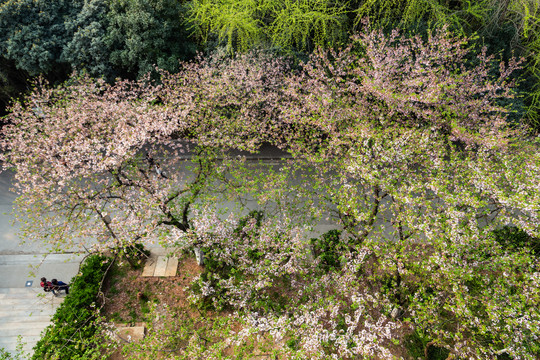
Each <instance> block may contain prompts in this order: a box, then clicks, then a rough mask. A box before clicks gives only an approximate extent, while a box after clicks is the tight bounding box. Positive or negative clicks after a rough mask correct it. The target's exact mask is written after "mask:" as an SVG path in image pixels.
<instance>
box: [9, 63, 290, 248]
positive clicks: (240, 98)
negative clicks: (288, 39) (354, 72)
mask: <svg viewBox="0 0 540 360" xmlns="http://www.w3.org/2000/svg"><path fill="white" fill-rule="evenodd" d="M255 58H256V56H255V57H253V58H252V57H250V56H243V57H239V58H237V59H233V60H230V61H228V60H226V59H222V60H221V61H219V60H218V59H208V60H202V59H201V60H200V61H198V62H194V63H191V64H184V69H183V71H182V72H181V73H180V74H176V75H172V74H169V73H166V72H163V79H162V83H161V84H160V85H153V84H151V83H150V82H149V81H148V80H147V79H146V80H141V81H138V82H130V81H120V82H117V83H116V84H114V85H108V84H106V83H104V82H103V81H101V80H92V79H90V78H87V77H77V78H73V79H72V80H70V82H69V83H66V84H64V85H62V86H60V87H57V88H51V87H48V86H47V84H46V83H37V84H36V86H35V88H34V90H33V92H32V93H31V95H30V96H29V97H28V98H26V99H25V100H24V101H23V102H20V103H15V105H14V106H13V108H12V109H11V113H10V114H9V116H8V117H7V121H8V125H6V126H5V127H4V138H3V141H2V145H3V148H4V149H5V151H6V152H5V154H4V155H3V160H4V167H5V168H15V169H16V184H15V186H16V188H17V190H18V191H19V193H20V195H21V196H20V197H19V199H18V200H17V203H18V205H19V206H20V208H21V210H23V211H22V212H21V213H20V214H21V215H22V216H21V217H20V220H21V221H22V222H23V227H22V229H23V234H24V236H25V239H39V240H42V239H45V240H46V241H47V242H48V243H49V244H52V245H54V246H55V247H57V248H62V247H64V246H66V245H71V244H73V242H74V241H76V242H78V241H81V240H85V241H86V240H90V242H92V241H93V242H95V241H96V240H97V243H94V245H96V246H99V247H100V249H101V250H103V249H106V248H110V247H112V246H125V245H127V244H131V243H133V242H134V241H138V240H140V239H141V238H145V237H154V238H155V237H164V239H165V238H168V239H170V238H173V239H174V236H175V235H174V234H176V233H177V232H185V231H187V230H188V229H189V228H190V221H189V212H190V210H191V208H192V206H193V205H194V203H196V202H197V201H199V200H201V199H203V198H204V196H203V194H205V193H206V192H214V193H215V192H217V191H219V186H217V185H216V184H214V183H215V182H219V178H220V177H222V176H224V173H225V172H226V167H227V166H228V165H227V161H218V157H221V158H225V159H226V158H227V157H228V155H227V153H226V151H227V150H228V149H234V148H239V149H252V148H253V147H254V146H255V145H256V144H257V142H258V141H259V142H260V141H261V140H257V139H262V136H258V135H257V133H256V132H255V131H254V130H253V129H252V130H251V131H250V132H247V133H246V132H241V131H238V132H237V129H238V127H237V124H242V123H249V122H251V123H254V122H255V121H256V117H257V116H260V115H257V114H259V112H264V109H265V106H266V105H265V98H264V95H265V93H270V94H273V92H272V91H271V90H272V89H274V88H275V87H276V84H277V83H278V76H279V73H280V69H281V68H282V67H284V66H286V65H285V64H283V63H282V64H280V63H277V61H274V62H267V63H265V62H263V61H261V62H260V63H261V64H259V63H257V61H256V59H255ZM212 61H213V62H214V63H212ZM255 63H257V64H255ZM252 65H255V66H252ZM257 66H259V69H257V68H256V67H257ZM265 67H266V68H265ZM268 75H274V76H271V77H267V76H268ZM272 96H274V95H272ZM250 99H251V100H250ZM240 104H242V106H240ZM250 106H251V107H252V108H254V109H256V110H257V111H254V110H253V111H250V109H249V107H250ZM259 108H260V109H259ZM217 124H223V125H224V126H221V127H218V126H217ZM227 125H228V126H230V128H227ZM246 129H248V128H247V127H246ZM246 131H247V130H246ZM245 139H247V140H245ZM219 146H220V147H219ZM186 159H188V161H187V162H189V163H192V164H193V165H192V166H191V169H189V164H188V169H186V168H185V167H184V168H181V167H182V166H183V164H184V163H186ZM161 230H163V232H161ZM167 234H173V235H170V236H169V235H167ZM171 241H172V240H171Z"/></svg>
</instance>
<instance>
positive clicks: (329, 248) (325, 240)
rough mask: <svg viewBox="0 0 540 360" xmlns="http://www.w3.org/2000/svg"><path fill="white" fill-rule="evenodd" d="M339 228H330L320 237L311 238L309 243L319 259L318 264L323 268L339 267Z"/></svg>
mask: <svg viewBox="0 0 540 360" xmlns="http://www.w3.org/2000/svg"><path fill="white" fill-rule="evenodd" d="M340 236H341V231H340V230H330V231H328V232H326V233H324V234H322V236H321V237H320V238H312V239H311V245H312V246H313V250H314V252H315V256H316V257H318V258H319V259H320V264H319V266H320V267H321V268H322V269H324V270H331V269H339V268H340V267H341V259H340V257H341V254H340V250H341V248H342V243H341V240H340Z"/></svg>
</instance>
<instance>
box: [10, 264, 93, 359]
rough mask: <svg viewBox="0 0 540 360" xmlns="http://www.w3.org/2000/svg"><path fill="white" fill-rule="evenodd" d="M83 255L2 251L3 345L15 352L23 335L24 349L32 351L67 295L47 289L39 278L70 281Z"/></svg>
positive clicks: (28, 351)
mask: <svg viewBox="0 0 540 360" xmlns="http://www.w3.org/2000/svg"><path fill="white" fill-rule="evenodd" d="M82 259H83V256H81V255H74V254H48V255H47V254H43V255H27V254H26V255H14V254H12V255H0V348H4V349H5V350H7V351H8V352H10V353H15V350H16V347H17V341H18V340H17V338H18V336H21V337H22V343H23V344H25V345H24V347H23V349H24V350H25V352H27V353H31V351H32V348H33V347H34V346H35V344H36V343H37V341H38V340H39V339H40V334H41V332H42V331H43V330H44V329H45V328H46V327H47V326H48V325H49V324H50V319H51V317H52V315H54V313H55V311H56V308H57V307H58V306H59V305H60V304H61V303H62V301H63V299H64V297H65V294H64V293H63V292H62V293H61V295H59V296H58V297H55V296H54V295H53V294H52V293H46V292H44V291H43V290H42V288H41V287H40V278H41V277H43V276H44V277H47V279H49V280H50V279H53V278H56V279H59V280H62V281H64V282H71V279H72V278H73V276H75V275H76V274H77V272H78V270H79V264H80V262H81V261H82ZM30 281H31V284H30V283H28V284H27V282H30ZM26 285H29V286H26Z"/></svg>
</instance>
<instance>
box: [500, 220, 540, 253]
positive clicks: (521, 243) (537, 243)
mask: <svg viewBox="0 0 540 360" xmlns="http://www.w3.org/2000/svg"><path fill="white" fill-rule="evenodd" d="M493 234H494V236H495V240H496V241H497V242H498V243H499V244H501V246H502V247H503V248H505V249H507V250H510V251H519V250H521V249H524V250H526V251H531V253H532V254H534V255H536V256H540V239H538V238H534V237H532V236H530V235H529V234H527V233H526V232H525V231H523V230H521V229H519V228H517V227H515V226H505V227H503V228H501V229H498V230H495V231H494V232H493Z"/></svg>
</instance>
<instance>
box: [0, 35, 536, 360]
mask: <svg viewBox="0 0 540 360" xmlns="http://www.w3.org/2000/svg"><path fill="white" fill-rule="evenodd" d="M353 40H354V41H353V43H352V44H351V45H350V46H349V47H347V48H345V49H342V50H331V51H328V52H322V51H320V52H317V53H315V54H314V55H313V56H312V58H311V59H310V60H309V61H308V62H307V63H305V64H300V66H299V67H297V68H295V69H294V70H291V69H290V67H289V65H288V64H287V63H286V62H284V61H283V60H280V59H276V58H271V57H269V56H266V55H264V54H251V55H244V56H240V57H236V58H233V59H226V58H219V57H214V58H210V59H199V60H198V61H196V62H193V63H188V64H183V68H182V71H181V72H180V73H179V74H177V75H172V74H168V73H167V72H162V78H161V82H160V83H159V84H152V83H150V82H148V81H140V82H118V83H117V84H115V85H112V86H111V85H107V84H105V83H103V82H100V81H95V80H91V79H88V78H76V79H73V80H72V83H71V84H66V85H64V86H62V87H59V88H48V87H47V86H45V85H43V84H37V86H36V89H35V90H34V92H33V93H32V95H31V96H30V97H29V98H27V99H26V100H25V101H24V102H21V103H16V104H15V106H14V107H13V108H12V111H11V113H10V115H9V116H8V118H7V119H8V121H9V122H10V124H9V125H8V126H6V127H5V129H4V139H3V142H2V145H3V148H4V149H5V151H6V152H5V153H4V154H3V155H2V160H4V162H5V167H7V168H9V167H13V168H16V170H17V174H16V181H17V183H16V187H17V189H18V190H19V191H20V193H21V197H20V198H19V200H18V201H19V204H20V207H21V209H24V210H26V218H28V219H29V222H28V225H27V226H25V227H24V229H25V230H26V234H27V235H28V236H29V237H33V238H41V237H48V238H50V242H51V243H52V244H57V245H58V246H60V245H59V244H63V243H64V242H65V241H68V242H69V241H74V240H75V239H77V241H79V240H80V239H85V238H89V237H90V238H95V239H97V240H98V243H99V245H100V246H98V248H99V249H104V248H107V247H111V246H119V245H125V244H130V243H132V242H133V241H140V240H143V239H150V238H153V237H158V238H160V239H161V240H162V242H163V243H165V244H168V245H172V246H175V247H176V249H177V250H178V251H181V250H190V249H192V248H193V247H194V246H198V247H201V248H203V249H205V251H206V253H205V255H206V257H207V263H206V268H205V271H204V273H203V274H202V275H201V276H200V277H199V278H198V279H196V280H195V281H194V284H193V294H192V300H193V302H194V304H195V305H197V306H199V307H201V308H205V307H212V308H214V309H216V310H220V309H223V308H230V309H234V310H236V311H237V315H238V316H240V317H242V322H243V323H245V324H247V325H246V326H244V327H243V329H242V330H240V331H239V332H238V333H237V334H235V339H241V338H242V337H246V338H251V339H252V338H253V337H255V336H261V337H266V338H267V339H268V338H270V339H272V340H273V343H274V344H275V346H276V348H279V349H281V350H282V351H284V352H286V353H288V354H289V355H290V356H291V357H292V356H298V357H301V358H313V359H324V358H344V359H348V358H354V357H357V356H363V357H380V358H389V359H390V358H393V357H394V356H397V355H396V354H398V353H399V345H396V344H395V342H396V341H402V340H403V339H404V338H405V335H407V334H411V333H412V332H414V333H416V334H420V335H419V336H421V337H422V339H424V340H425V341H426V344H425V346H424V350H425V351H426V352H427V351H428V350H429V347H431V346H437V347H440V348H445V349H446V350H447V351H448V352H449V354H451V356H454V357H465V358H479V359H489V358H493V357H495V356H497V355H501V354H503V353H507V354H509V355H510V356H513V357H516V358H528V359H533V358H535V356H537V354H538V351H539V350H538V348H539V346H538V337H537V335H536V334H538V333H539V329H538V324H540V314H539V310H538V309H539V307H538V302H539V299H540V292H539V291H540V290H539V287H538V279H539V277H538V274H539V260H538V257H536V256H535V253H534V252H533V250H532V249H531V248H530V247H527V246H522V247H521V248H518V249H516V248H512V247H509V246H507V242H505V240H504V239H503V240H504V241H503V240H501V238H500V236H499V237H498V235H496V234H497V231H498V230H499V229H500V228H502V227H504V226H509V225H510V226H514V227H517V228H520V229H522V230H523V231H524V232H525V234H526V236H527V237H528V239H530V238H531V237H536V236H539V235H540V234H539V226H538V224H539V222H538V204H539V203H540V198H539V196H540V195H539V194H540V192H539V191H538V184H539V183H540V179H539V175H538V174H539V173H540V172H539V171H538V170H539V169H540V156H539V152H538V147H537V144H536V143H535V142H534V141H532V140H530V139H528V138H526V137H525V136H524V135H523V132H522V129H520V128H519V126H517V125H515V124H511V123H509V122H508V121H507V115H508V110H507V109H506V108H505V107H503V106H502V105H501V102H500V101H502V100H508V99H511V98H512V96H513V93H512V88H511V85H512V81H511V80H510V75H511V73H512V71H513V70H515V69H516V68H518V67H519V61H516V60H512V61H511V62H510V63H509V64H500V65H499V66H497V67H496V68H497V69H498V70H497V69H495V70H496V72H497V73H498V74H497V75H493V71H495V70H494V66H493V65H494V64H495V63H494V60H493V58H492V57H488V56H486V54H485V51H480V52H479V54H478V56H477V59H476V60H470V59H471V56H470V55H471V49H470V48H469V47H468V46H467V41H466V40H463V39H457V38H453V37H451V36H450V35H448V34H447V33H445V32H438V33H435V34H432V35H431V36H430V37H429V38H428V39H427V40H423V39H420V38H405V37H403V36H402V35H400V34H399V33H398V32H397V31H394V32H392V33H391V34H390V35H386V34H384V33H382V32H380V31H370V32H366V33H364V34H360V35H359V36H358V37H356V38H354V39H353ZM179 140H183V141H179ZM264 142H271V143H272V144H274V145H276V146H278V147H280V148H282V149H285V150H286V151H288V152H289V153H290V155H291V157H292V158H291V159H290V160H288V161H282V162H281V163H279V165H277V166H274V165H261V164H257V166H252V165H250V164H248V162H246V161H245V158H242V157H236V156H232V153H231V152H230V151H229V150H232V149H236V150H245V151H252V152H255V151H257V150H258V149H259V147H260V146H261V144H263V143H264ZM186 143H187V144H189V145H190V146H189V149H187V150H184V149H185V146H186V145H185V144H186ZM183 156H184V157H185V156H188V157H190V158H191V160H192V162H193V167H192V170H191V172H185V171H183V170H182V168H181V164H180V163H181V162H182V161H184V160H183V158H182V157H183ZM242 198H244V199H247V198H249V199H250V200H252V201H254V202H256V203H257V205H258V207H259V208H257V209H249V208H248V207H247V206H245V203H244V202H242ZM232 199H239V202H238V203H239V204H240V206H239V208H238V209H237V210H238V211H235V212H234V213H224V210H223V209H221V208H220V204H222V203H223V202H224V201H226V200H232ZM261 209H263V210H265V211H264V212H262V211H260V210H261ZM247 210H256V211H255V212H249V213H248V211H247ZM257 210H258V211H257ZM246 213H247V215H246ZM224 215H225V216H224ZM325 216H327V217H328V219H329V221H331V222H332V223H333V224H334V225H335V227H336V228H338V230H339V231H336V232H333V233H332V235H327V236H323V237H321V238H320V239H319V240H317V241H314V240H311V239H309V235H308V234H309V232H308V231H309V230H311V229H312V228H313V226H314V225H316V222H317V220H320V219H321V218H322V217H325ZM24 218H25V217H21V219H24ZM322 255H324V256H322ZM311 258H313V259H311ZM328 259H333V260H332V261H331V262H330V261H329V260H328ZM401 346H402V345H401Z"/></svg>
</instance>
